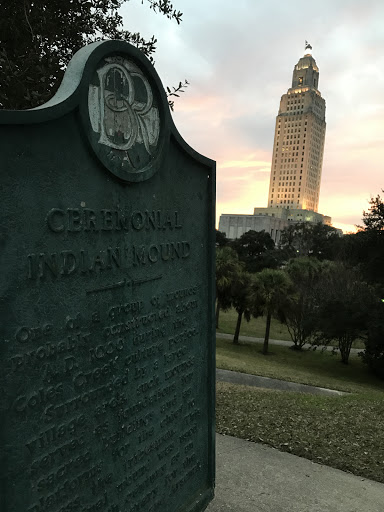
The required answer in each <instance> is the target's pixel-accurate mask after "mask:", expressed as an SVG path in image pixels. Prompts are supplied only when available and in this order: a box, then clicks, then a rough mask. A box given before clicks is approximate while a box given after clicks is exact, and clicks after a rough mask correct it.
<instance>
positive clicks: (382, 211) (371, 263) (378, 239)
mask: <svg viewBox="0 0 384 512" xmlns="http://www.w3.org/2000/svg"><path fill="white" fill-rule="evenodd" d="M357 227H358V228H359V231H358V232H357V233H356V234H353V235H347V236H344V237H343V244H342V247H341V251H340V254H339V258H340V260H341V261H344V262H347V263H349V264H350V265H354V266H358V267H359V269H360V271H361V273H362V275H363V276H364V278H365V279H366V280H367V281H368V282H370V283H372V284H379V285H380V287H381V294H384V265H383V261H384V203H383V200H382V198H381V197H380V195H377V196H376V197H375V198H372V199H371V200H370V208H369V210H368V211H367V212H366V211H364V212H363V226H357Z"/></svg>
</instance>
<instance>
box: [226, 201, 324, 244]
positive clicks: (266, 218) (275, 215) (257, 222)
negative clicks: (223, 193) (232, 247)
mask: <svg viewBox="0 0 384 512" xmlns="http://www.w3.org/2000/svg"><path fill="white" fill-rule="evenodd" d="M298 222H310V223H312V224H318V223H319V222H320V223H321V224H326V225H327V226H331V224H332V219H331V217H328V216H327V215H321V214H320V213H317V212H313V211H311V210H301V209H291V208H278V207H277V206H275V207H271V208H255V209H254V211H253V215H239V214H237V215H236V214H222V215H220V220H219V231H221V232H222V233H225V234H226V236H227V238H230V239H231V240H234V239H235V238H240V237H241V235H243V234H244V233H246V232H247V231H249V230H251V229H252V230H254V231H265V232H266V233H269V234H270V235H271V238H272V240H273V241H274V242H275V243H276V244H278V243H279V242H280V236H281V232H282V231H283V230H284V229H285V228H287V227H288V226H289V225H290V224H292V223H298Z"/></svg>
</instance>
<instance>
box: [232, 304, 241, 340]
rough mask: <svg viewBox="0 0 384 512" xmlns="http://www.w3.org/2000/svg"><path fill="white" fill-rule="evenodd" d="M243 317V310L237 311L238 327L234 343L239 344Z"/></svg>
mask: <svg viewBox="0 0 384 512" xmlns="http://www.w3.org/2000/svg"><path fill="white" fill-rule="evenodd" d="M242 317H243V311H240V313H239V312H237V323H236V329H235V335H234V337H233V343H234V344H235V345H238V344H239V334H240V326H241V319H242Z"/></svg>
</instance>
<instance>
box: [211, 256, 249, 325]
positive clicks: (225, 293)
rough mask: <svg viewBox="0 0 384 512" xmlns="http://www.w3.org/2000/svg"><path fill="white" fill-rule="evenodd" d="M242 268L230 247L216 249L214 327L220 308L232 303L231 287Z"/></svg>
mask: <svg viewBox="0 0 384 512" xmlns="http://www.w3.org/2000/svg"><path fill="white" fill-rule="evenodd" d="M242 268H243V265H242V264H241V262H240V261H239V257H238V255H237V253H236V252H235V251H234V250H233V249H232V248H231V247H219V248H218V249H217V250H216V329H217V328H218V327H219V315H220V309H223V310H224V311H225V310H226V309H229V308H230V307H231V305H232V299H231V289H232V286H233V283H234V282H236V280H237V277H238V275H239V274H240V273H241V271H242Z"/></svg>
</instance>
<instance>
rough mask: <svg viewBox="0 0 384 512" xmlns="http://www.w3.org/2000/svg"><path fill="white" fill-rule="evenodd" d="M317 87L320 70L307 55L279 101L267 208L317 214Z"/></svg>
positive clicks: (320, 112) (320, 114) (321, 124)
mask: <svg viewBox="0 0 384 512" xmlns="http://www.w3.org/2000/svg"><path fill="white" fill-rule="evenodd" d="M307 47H309V48H310V46H309V45H307ZM318 85H319V68H318V67H317V65H316V61H315V59H314V58H313V57H312V55H311V54H310V53H306V54H305V55H304V57H302V58H301V59H300V60H299V62H298V63H297V64H296V66H295V67H294V69H293V77H292V87H291V88H290V89H288V92H287V93H286V94H284V95H283V96H282V97H281V100H280V109H279V113H278V115H277V117H276V127H275V139H274V143H273V156H272V166H271V179H270V185H269V194H268V207H278V208H289V209H304V210H312V211H314V212H317V209H318V204H319V192H320V180H321V169H322V164H323V152H324V139H325V100H324V99H323V98H322V97H321V94H320V91H319V90H318Z"/></svg>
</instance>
